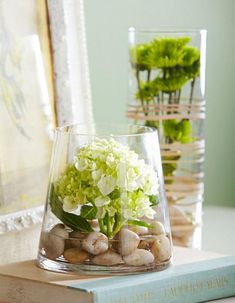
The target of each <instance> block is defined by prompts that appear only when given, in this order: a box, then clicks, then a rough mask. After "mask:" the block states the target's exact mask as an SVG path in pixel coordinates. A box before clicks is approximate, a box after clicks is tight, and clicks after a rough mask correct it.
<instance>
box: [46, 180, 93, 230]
mask: <svg viewBox="0 0 235 303" xmlns="http://www.w3.org/2000/svg"><path fill="white" fill-rule="evenodd" d="M49 201H50V206H51V211H52V212H53V214H54V215H55V216H56V217H57V218H58V219H59V220H60V221H61V222H63V223H64V224H65V225H66V226H68V227H70V228H72V229H73V230H75V231H83V232H91V231H93V229H92V228H91V226H90V224H89V223H88V222H87V220H86V219H85V218H83V217H82V216H78V215H75V214H71V213H68V212H65V211H64V210H63V205H62V203H61V202H60V200H59V199H58V197H57V195H56V192H55V187H54V185H53V184H51V187H50V194H49Z"/></svg>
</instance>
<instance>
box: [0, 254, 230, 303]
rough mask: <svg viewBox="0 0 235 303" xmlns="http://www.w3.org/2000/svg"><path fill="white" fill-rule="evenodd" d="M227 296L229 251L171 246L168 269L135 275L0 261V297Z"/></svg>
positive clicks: (60, 301)
mask: <svg viewBox="0 0 235 303" xmlns="http://www.w3.org/2000/svg"><path fill="white" fill-rule="evenodd" d="M232 296H235V256H234V257H233V256H223V255H219V254H216V253H210V252H203V251H197V250H193V249H187V248H175V251H174V266H172V267H170V268H169V269H167V270H165V271H161V272H155V273H145V274H139V275H129V276H91V275H85V274H81V275H70V274H59V273H54V272H48V271H45V270H42V269H39V268H37V267H36V265H35V260H30V261H25V262H19V263H14V264H10V265H5V266H1V267H0V302H1V303H2V302H4V303H6V302H7V303H15V302H16V303H19V302H20V303H29V302H32V303H41V302H42V303H45V302H47V303H55V302H56V303H73V302H74V303H75V302H76V303H158V302H159V303H197V302H206V301H209V300H213V299H218V298H225V297H232ZM232 300H234V301H230V302H235V297H234V298H233V299H232Z"/></svg>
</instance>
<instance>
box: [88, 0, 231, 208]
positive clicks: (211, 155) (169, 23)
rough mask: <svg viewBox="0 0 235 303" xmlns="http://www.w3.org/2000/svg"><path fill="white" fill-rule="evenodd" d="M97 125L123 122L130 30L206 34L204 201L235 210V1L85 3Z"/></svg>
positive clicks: (109, 0) (111, 0) (102, 0)
mask: <svg viewBox="0 0 235 303" xmlns="http://www.w3.org/2000/svg"><path fill="white" fill-rule="evenodd" d="M84 3H85V14H86V26H87V41H88V54H89V63H90V74H91V85H92V94H93V101H94V105H93V107H94V112H95V119H96V121H98V122H100V121H106V122H109V121H115V122H123V121H126V118H125V105H126V99H127V91H128V75H127V72H128V50H127V47H128V45H127V29H128V27H130V26H135V27H138V28H152V29H158V28H159V27H176V28H181V29H182V28H185V29H187V28H188V29H192V28H205V29H207V30H208V43H207V78H206V90H207V93H206V99H207V119H206V162H205V174H206V177H205V201H206V203H207V204H217V205H227V206H234V207H235V126H234V124H235V119H234V115H235V72H234V71H235V30H234V29H235V18H234V12H235V1H234V0H194V1H192V0H177V1H176V0H164V1H162V0H119V1H114V0H84Z"/></svg>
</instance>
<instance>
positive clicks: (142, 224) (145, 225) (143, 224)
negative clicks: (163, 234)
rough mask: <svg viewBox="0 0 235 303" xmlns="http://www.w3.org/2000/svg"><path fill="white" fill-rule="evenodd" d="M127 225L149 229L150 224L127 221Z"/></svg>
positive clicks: (139, 221)
mask: <svg viewBox="0 0 235 303" xmlns="http://www.w3.org/2000/svg"><path fill="white" fill-rule="evenodd" d="M128 225H137V226H144V227H147V228H150V227H151V224H148V223H146V222H144V221H141V220H129V221H128Z"/></svg>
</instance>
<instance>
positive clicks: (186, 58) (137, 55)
mask: <svg viewBox="0 0 235 303" xmlns="http://www.w3.org/2000/svg"><path fill="white" fill-rule="evenodd" d="M190 41H191V39H190V37H161V38H155V39H153V40H152V41H150V42H149V43H143V44H138V45H136V46H134V47H131V49H130V61H131V66H132V68H133V72H134V76H135V77H136V81H137V91H136V93H135V98H136V99H137V100H138V101H140V103H141V106H142V111H143V113H144V115H145V125H146V126H151V127H155V128H159V127H162V131H161V133H162V134H163V136H162V143H165V144H171V143H174V142H179V143H182V144H186V143H190V142H193V141H194V140H195V138H194V136H193V129H192V125H191V121H190V120H189V119H186V118H182V119H177V120H176V119H170V118H168V119H167V120H165V121H163V122H162V123H159V120H158V117H157V116H158V115H159V114H160V115H169V117H170V114H177V113H179V114H180V111H179V110H178V109H177V108H178V107H177V105H178V104H180V102H181V97H182V96H181V95H182V89H183V87H184V86H185V85H186V84H187V83H190V88H189V90H188V91H189V95H188V101H189V102H188V104H189V105H190V104H191V103H192V101H193V95H194V88H195V82H196V78H197V77H198V76H199V74H200V50H199V49H198V48H196V47H194V46H191V45H188V44H189V43H190ZM184 102H185V101H184ZM174 104H175V106H173V107H172V105H174ZM150 105H153V107H150ZM163 105H170V106H165V107H164V106H163ZM158 107H159V108H160V109H161V110H157V108H158ZM153 108H156V111H155V113H154V111H153V110H152V109H153ZM164 108H165V110H164ZM172 108H173V109H172ZM149 109H151V110H149ZM190 111H191V108H190V107H189V108H188V109H187V110H186V111H185V113H186V114H190ZM153 114H155V115H156V119H152V116H153ZM148 116H151V119H148ZM179 158H180V157H179ZM167 160H169V161H171V160H175V159H173V158H172V159H167ZM176 168H177V165H176V164H175V163H170V162H169V163H167V164H166V163H163V171H164V175H165V176H166V175H168V176H169V175H173V173H174V171H175V170H176Z"/></svg>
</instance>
